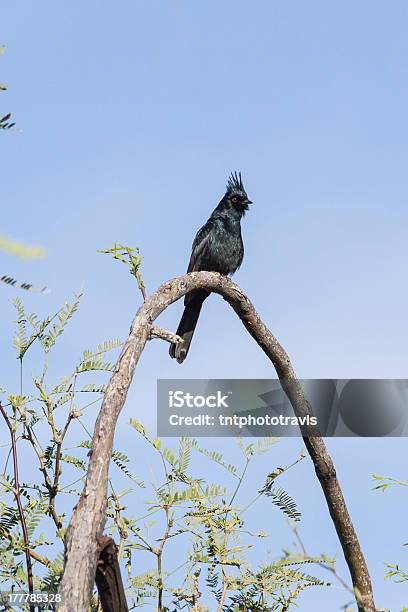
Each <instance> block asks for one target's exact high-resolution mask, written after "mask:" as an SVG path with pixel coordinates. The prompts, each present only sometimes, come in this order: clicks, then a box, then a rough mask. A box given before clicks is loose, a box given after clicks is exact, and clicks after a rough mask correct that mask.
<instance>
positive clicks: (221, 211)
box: [169, 172, 252, 363]
mask: <svg viewBox="0 0 408 612" xmlns="http://www.w3.org/2000/svg"><path fill="white" fill-rule="evenodd" d="M248 204H252V202H251V201H250V200H249V199H248V196H247V194H246V191H245V189H244V185H243V183H242V178H241V173H239V174H237V172H235V173H233V174H231V175H230V177H229V179H228V184H227V191H226V193H225V195H224V197H223V198H222V200H221V202H220V203H219V204H218V206H217V208H216V209H215V210H214V211H213V213H212V214H211V216H210V218H209V219H208V221H207V223H206V224H205V225H203V227H202V228H201V229H199V230H198V232H197V235H196V237H195V239H194V242H193V246H192V249H191V257H190V263H189V264H188V269H187V272H198V271H199V270H206V271H208V272H219V273H220V274H223V275H225V276H227V275H228V274H233V273H234V272H236V270H238V268H239V267H240V265H241V263H242V259H243V257H244V244H243V242H242V236H241V219H242V217H243V216H244V214H245V211H247V210H248ZM209 295H210V294H209V292H208V291H202V290H200V291H192V292H191V293H189V294H187V295H186V297H185V298H184V304H185V308H184V313H183V316H182V317H181V321H180V324H179V326H178V329H177V335H178V336H181V337H182V338H183V342H182V343H179V344H171V345H170V350H169V353H170V356H171V357H175V358H176V359H177V361H178V362H179V363H183V361H184V360H185V358H186V357H187V353H188V349H189V348H190V343H191V340H192V337H193V334H194V330H195V327H196V325H197V321H198V317H199V316H200V311H201V306H202V305H203V302H204V300H205V299H206V298H207V297H208V296H209Z"/></svg>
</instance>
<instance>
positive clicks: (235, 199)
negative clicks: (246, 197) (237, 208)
mask: <svg viewBox="0 0 408 612" xmlns="http://www.w3.org/2000/svg"><path fill="white" fill-rule="evenodd" d="M231 200H232V201H233V202H234V204H236V203H237V202H238V196H232V198H231Z"/></svg>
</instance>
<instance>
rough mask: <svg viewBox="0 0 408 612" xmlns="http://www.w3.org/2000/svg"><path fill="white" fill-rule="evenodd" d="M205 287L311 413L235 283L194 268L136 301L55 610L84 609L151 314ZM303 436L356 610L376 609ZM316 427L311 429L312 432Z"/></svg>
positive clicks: (322, 457) (348, 531) (332, 493)
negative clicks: (113, 462)
mask: <svg viewBox="0 0 408 612" xmlns="http://www.w3.org/2000/svg"><path fill="white" fill-rule="evenodd" d="M197 289H205V290H207V291H210V292H214V293H218V294H220V295H222V297H223V298H224V299H225V300H226V301H227V302H228V303H229V304H230V306H231V307H232V308H233V310H234V311H235V312H236V314H237V315H238V317H239V318H240V319H241V321H242V323H243V324H244V326H245V327H246V329H247V330H248V332H249V333H250V334H251V336H252V337H253V338H254V340H255V341H256V342H257V344H258V345H259V346H260V348H261V349H262V350H263V351H264V353H265V354H266V355H267V357H268V358H269V359H270V360H271V362H272V363H273V365H274V368H275V370H276V372H277V374H278V377H279V379H280V381H281V383H282V387H283V389H284V391H285V393H286V395H287V396H288V398H289V400H290V402H291V404H292V407H293V409H294V412H295V414H296V416H298V417H299V416H306V415H311V414H312V411H311V408H310V405H309V403H308V401H307V399H306V397H305V395H304V393H303V390H302V387H301V385H300V383H299V381H298V380H297V378H296V376H295V373H294V370H293V368H292V365H291V363H290V360H289V357H288V355H287V354H286V352H285V350H284V349H283V348H282V346H281V345H280V344H279V342H278V341H277V339H276V338H275V337H274V336H273V334H272V333H271V332H270V331H269V329H268V328H267V327H266V326H265V324H264V323H263V322H262V320H261V319H260V317H259V315H258V314H257V312H256V311H255V309H254V307H253V306H252V304H251V302H250V300H249V299H248V298H247V297H246V295H245V294H244V293H243V292H242V290H241V289H240V288H239V287H238V285H236V284H235V283H233V282H232V281H231V280H230V279H229V278H226V277H224V276H221V275H220V274H217V273H214V272H193V273H191V274H186V275H184V276H179V277H177V278H174V279H172V280H170V281H169V282H166V283H164V284H163V285H161V287H159V289H158V290H157V291H156V292H155V293H154V294H152V295H150V296H148V297H147V298H146V300H145V301H144V303H143V304H142V305H141V307H140V308H139V310H138V312H137V314H136V316H135V318H134V320H133V323H132V327H131V330H130V334H129V337H128V339H127V341H126V343H125V345H124V347H123V349H122V352H121V354H120V356H119V359H118V361H117V364H116V368H115V371H114V372H113V374H112V377H111V379H110V382H109V385H108V388H107V390H106V393H105V396H104V399H103V402H102V406H101V409H100V412H99V416H98V418H97V421H96V424H95V430H94V435H93V441H92V452H91V457H90V461H89V466H88V473H87V477H86V482H85V486H84V490H83V492H82V494H81V497H80V500H79V503H78V505H77V506H76V508H75V510H74V513H73V515H72V518H71V521H70V524H69V527H68V530H67V534H66V540H65V545H66V548H65V568H64V574H63V577H62V580H61V584H60V593H61V594H62V595H63V596H64V599H65V603H64V605H62V606H60V608H59V610H60V612H86V611H87V609H88V602H89V599H90V594H91V590H92V587H93V583H94V580H95V571H96V563H97V559H98V554H99V552H98V537H99V536H100V535H101V534H102V530H103V527H104V525H105V520H106V516H105V512H106V495H107V479H108V468H109V461H110V456H111V451H112V443H113V436H114V432H115V426H116V422H117V419H118V417H119V414H120V411H121V409H122V407H123V405H124V403H125V400H126V395H127V391H128V389H129V386H130V384H131V381H132V378H133V374H134V370H135V367H136V365H137V362H138V361H139V358H140V355H141V353H142V351H143V349H144V347H145V344H146V342H147V340H148V339H149V338H150V337H151V327H152V324H153V322H154V321H155V319H156V318H157V317H158V316H159V315H160V314H161V313H162V312H163V311H164V310H165V309H166V308H167V307H168V306H169V305H170V304H172V303H173V302H175V301H176V300H178V299H180V298H181V297H183V296H184V295H186V294H187V293H189V292H191V291H195V290H197ZM308 433H310V428H309V429H305V428H303V429H302V434H303V435H304V442H305V445H306V448H307V450H308V452H309V455H310V457H311V459H312V461H313V464H314V467H315V471H316V475H317V477H318V479H319V482H320V484H321V487H322V489H323V492H324V495H325V498H326V503H327V506H328V509H329V512H330V516H331V518H332V521H333V523H334V526H335V528H336V531H337V534H338V537H339V540H340V543H341V545H342V548H343V552H344V556H345V559H346V562H347V565H348V567H349V570H350V574H351V578H352V582H353V586H354V589H355V593H356V600H357V605H358V609H359V612H375V605H374V598H373V592H372V586H371V580H370V576H369V573H368V569H367V565H366V562H365V559H364V556H363V553H362V551H361V548H360V544H359V541H358V539H357V535H356V532H355V530H354V527H353V524H352V522H351V518H350V515H349V513H348V510H347V507H346V504H345V501H344V498H343V494H342V491H341V488H340V485H339V482H338V480H337V476H336V471H335V469H334V465H333V462H332V460H331V457H330V455H329V454H328V452H327V449H326V446H325V444H324V442H323V439H322V438H321V437H319V436H316V435H315V436H313V437H307V434H308ZM314 433H316V432H314Z"/></svg>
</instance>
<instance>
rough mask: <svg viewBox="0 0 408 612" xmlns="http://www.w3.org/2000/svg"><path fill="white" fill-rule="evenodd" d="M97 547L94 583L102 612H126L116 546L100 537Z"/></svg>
mask: <svg viewBox="0 0 408 612" xmlns="http://www.w3.org/2000/svg"><path fill="white" fill-rule="evenodd" d="M99 546H100V552H99V561H98V565H97V568H96V577H95V581H96V586H97V588H98V593H99V599H100V602H101V606H102V610H103V612H128V607H127V603H126V597H125V590H124V588H123V583H122V576H121V574H120V567H119V561H118V553H117V548H116V544H115V542H114V541H113V540H112V538H110V537H108V536H101V537H100V538H99Z"/></svg>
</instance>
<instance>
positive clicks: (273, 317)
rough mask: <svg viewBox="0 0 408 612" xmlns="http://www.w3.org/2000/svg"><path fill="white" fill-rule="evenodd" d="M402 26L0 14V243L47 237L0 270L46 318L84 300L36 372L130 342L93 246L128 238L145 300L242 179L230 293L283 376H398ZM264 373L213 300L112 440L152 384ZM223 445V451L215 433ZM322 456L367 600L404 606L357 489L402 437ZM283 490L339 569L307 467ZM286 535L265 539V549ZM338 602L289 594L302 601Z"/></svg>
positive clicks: (405, 45) (242, 12) (376, 10)
mask: <svg viewBox="0 0 408 612" xmlns="http://www.w3.org/2000/svg"><path fill="white" fill-rule="evenodd" d="M407 18H408V6H407V4H406V3H405V2H403V1H395V2H393V3H392V4H387V5H386V4H384V3H383V2H379V1H370V2H368V0H365V1H361V2H359V3H354V2H350V1H349V0H347V1H345V2H342V3H324V2H321V1H320V2H318V1H314V0H310V1H309V2H307V3H306V2H304V3H301V2H297V3H295V2H286V3H283V2H281V3H277V2H267V1H263V0H260V1H258V2H256V3H248V2H243V1H241V0H236V1H235V2H232V1H230V0H228V1H225V2H223V3H217V2H214V1H212V0H210V1H208V2H205V3H203V2H202V3H198V2H196V3H191V2H187V1H177V2H175V1H174V2H158V1H151V2H141V1H136V2H132V1H129V0H125V1H123V2H121V3H117V4H116V5H113V4H112V3H108V2H105V1H99V2H96V1H95V0H89V1H88V2H86V3H73V2H70V3H69V2H65V3H62V2H57V3H56V2H51V1H49V0H44V1H43V2H41V4H40V5H38V3H37V4H34V3H32V2H29V1H28V0H23V1H21V2H19V3H18V4H17V3H11V2H8V3H5V4H4V5H3V7H2V28H1V41H0V42H1V43H2V44H5V45H6V54H5V55H4V56H2V58H1V60H0V67H1V81H4V82H5V83H7V85H8V87H9V90H8V91H7V92H6V93H3V94H2V95H1V98H0V105H1V110H0V112H2V113H3V111H4V113H3V114H5V113H6V112H8V111H12V112H13V115H14V118H15V120H16V121H17V124H18V126H19V128H20V129H21V131H20V132H10V133H6V134H2V138H1V142H0V147H1V151H2V185H1V205H2V211H3V214H2V224H1V231H2V232H3V233H6V234H7V235H9V236H10V237H13V238H19V239H23V240H26V241H27V242H29V243H38V244H41V245H44V246H45V247H46V248H47V250H48V258H47V259H46V260H43V261H40V262H30V263H23V262H18V261H16V260H13V259H10V258H7V257H6V256H1V265H2V267H3V268H2V270H1V274H3V273H4V274H10V275H13V276H16V277H18V278H20V279H21V280H28V281H31V282H35V283H36V284H40V285H41V286H42V285H43V284H47V285H48V286H50V287H51V288H52V293H51V294H50V295H48V296H37V295H27V296H26V295H24V296H22V297H24V299H25V302H26V304H27V306H28V309H29V310H30V309H31V310H36V311H39V312H40V313H43V314H45V313H48V312H53V311H54V310H55V309H56V308H57V307H58V306H59V305H60V303H62V302H64V301H65V300H66V299H70V297H71V296H72V294H73V292H75V291H79V290H80V289H82V288H83V290H84V293H85V295H84V298H83V304H82V307H81V310H80V313H79V315H78V316H77V318H76V320H75V321H74V322H73V324H72V328H71V330H70V333H69V334H67V336H66V337H65V338H64V341H63V343H61V346H60V349H59V353H58V361H57V362H54V363H53V364H52V367H51V373H53V372H54V369H55V373H59V374H60V373H63V372H64V371H66V370H67V369H68V368H69V367H70V365H71V364H72V363H73V361H75V360H76V359H77V357H78V356H79V355H80V353H81V351H82V349H83V348H87V347H88V346H93V345H95V344H97V343H98V342H99V341H100V340H103V339H105V338H108V337H115V336H120V337H124V336H126V334H127V331H128V329H129V322H130V320H131V317H132V315H133V313H134V312H135V309H136V307H137V305H138V303H139V301H140V297H139V294H138V292H137V291H136V290H135V287H134V283H133V282H132V279H131V278H130V277H128V276H127V275H126V272H125V270H124V269H123V270H121V268H120V266H119V264H117V263H116V262H112V261H110V260H109V259H108V258H107V257H106V256H102V255H99V254H97V253H96V250H97V249H99V248H103V247H109V246H111V245H112V244H113V242H114V241H115V240H117V241H120V242H123V243H129V244H133V245H138V246H139V247H140V249H141V252H142V254H143V256H144V262H143V276H144V280H145V283H146V286H147V289H148V291H152V290H153V289H154V288H155V287H157V286H158V285H159V284H160V283H161V282H163V281H164V280H166V279H168V278H171V277H173V276H175V275H178V274H180V273H182V272H184V271H185V269H186V266H187V262H188V257H189V251H190V246H191V242H192V239H193V236H194V234H195V232H196V230H197V229H198V228H199V227H200V225H201V224H202V223H203V222H204V221H205V220H206V218H207V217H208V215H209V213H210V212H211V210H212V209H213V208H214V206H215V205H216V204H217V202H218V200H219V198H220V197H221V196H222V194H223V190H224V187H225V183H226V179H227V175H228V173H229V172H230V171H231V170H235V169H239V170H241V171H242V173H243V177H244V180H245V185H246V188H247V191H248V194H249V196H250V198H251V199H252V200H254V202H255V203H254V205H253V207H252V208H251V210H250V212H249V213H248V215H247V216H246V217H245V219H244V221H243V234H244V242H245V249H246V255H245V261H244V264H243V266H242V269H241V270H240V271H239V273H238V274H237V275H236V280H237V282H238V283H239V284H240V285H241V286H242V287H243V288H244V289H245V291H247V293H248V294H249V295H250V296H251V299H252V300H253V302H254V304H255V306H256V308H257V309H258V311H259V313H260V314H261V316H262V317H263V319H264V321H265V322H266V324H267V325H268V326H269V327H270V328H271V330H272V331H273V332H274V333H275V334H276V335H277V337H278V338H279V340H280V341H281V342H282V344H283V345H284V346H285V348H286V349H287V351H288V353H289V355H290V356H291V358H292V361H293V365H294V367H295V369H296V372H297V373H298V375H299V377H303V378H306V377H314V378H318V377H335V378H351V377H356V378H375V377H379V378H387V377H390V378H398V377H401V378H405V377H407V366H406V362H407V360H406V353H407V348H406V347H407V334H406V312H407V307H408V291H407V281H406V274H405V273H404V269H405V267H404V262H405V259H406V227H407V221H408V211H407V199H408V198H407V196H408V189H407V184H406V168H407V162H408V159H407V157H408V155H407V149H406V143H407V136H408V134H407V132H408V124H407V120H406V108H407V102H408V71H407V68H408V63H407V57H408V55H407V51H408V39H407V37H406V26H407ZM0 290H1V296H2V297H1V300H0V313H1V320H2V321H3V325H2V326H1V329H0V334H1V344H2V347H3V348H2V365H3V370H2V381H1V385H2V386H6V384H7V386H8V387H13V385H14V384H16V380H17V376H16V373H17V370H16V368H15V363H14V361H13V354H12V351H11V348H9V345H10V322H11V321H12V319H13V318H14V312H13V309H12V306H11V304H10V300H11V298H12V297H14V295H15V294H14V293H13V292H12V291H11V290H10V289H9V288H7V287H3V288H1V287H0ZM180 312H181V304H177V305H175V306H173V307H172V308H171V309H170V310H169V311H168V312H166V313H165V315H164V316H163V317H162V318H161V324H163V325H164V326H167V327H169V328H175V327H176V325H177V322H178V318H179V316H180ZM215 337H218V338H219V343H220V345H221V346H223V347H224V348H223V350H220V351H218V352H216V351H215V350H214V342H213V339H214V338H215ZM35 366H36V364H35V363H34V364H33V366H32V367H33V371H34V370H35ZM273 375H274V373H273V372H272V371H271V366H270V364H269V362H268V361H267V360H266V358H265V357H264V355H263V354H262V353H261V352H260V350H259V349H258V347H257V346H256V345H255V344H254V343H253V341H252V340H251V338H250V337H249V336H248V335H247V334H246V332H244V330H243V329H242V327H241V325H240V323H239V321H238V320H237V318H236V317H235V316H234V315H233V313H232V312H231V311H229V310H228V308H227V307H226V306H225V304H224V303H223V302H222V300H220V299H219V298H217V297H215V296H213V297H211V299H209V300H208V301H207V302H206V304H205V308H204V309H203V314H202V317H201V319H200V322H199V327H198V329H197V332H196V335H195V337H194V342H193V344H192V348H191V351H190V353H189V356H188V359H187V361H186V362H185V364H183V366H182V367H179V366H178V365H177V364H176V363H174V362H173V361H171V360H169V358H168V355H167V348H166V346H164V345H163V344H161V343H159V342H155V343H151V345H149V346H148V347H147V349H146V351H145V353H144V354H143V358H142V360H141V363H140V364H139V366H138V369H137V372H136V376H135V380H134V383H133V386H132V390H131V393H130V395H129V398H128V401H127V404H126V407H125V409H124V412H123V414H122V416H121V420H120V423H119V426H118V430H117V434H116V440H115V445H116V446H117V447H121V448H123V449H124V450H125V449H128V448H129V447H130V446H131V445H132V440H133V438H132V435H133V434H132V432H131V431H129V427H128V426H127V421H128V419H129V417H130V416H132V415H134V416H137V417H138V418H140V419H141V420H142V421H143V422H145V423H146V424H148V425H150V427H152V428H154V426H155V382H156V379H157V377H162V378H166V377H167V378H171V377H182V378H186V377H192V378H196V377H206V378H210V377H214V378H229V377H230V378H251V377H253V378H267V377H269V376H273ZM89 422H90V423H92V415H91V416H90V421H89ZM219 443H220V442H219V440H214V441H213V445H214V448H217V445H218V444H219ZM222 445H223V447H224V450H225V453H226V454H227V453H228V452H231V453H232V455H234V453H236V450H235V446H234V442H233V441H231V440H229V441H226V442H224V441H223V442H222ZM328 447H329V449H330V451H331V452H332V453H333V456H334V459H335V462H336V466H337V468H338V474H339V477H340V479H341V482H342V485H343V488H344V491H345V495H346V499H347V501H348V503H349V506H350V511H351V514H352V517H353V519H354V521H355V524H356V528H357V531H358V533H359V535H360V537H361V542H362V545H363V549H364V551H365V552H366V554H367V560H368V564H369V567H370V570H371V573H372V576H373V580H374V585H375V591H376V594H377V599H378V603H379V604H381V605H383V606H386V607H388V608H390V609H391V610H392V611H394V610H400V609H401V607H402V606H403V605H404V604H405V605H407V599H406V596H405V599H404V595H405V594H404V593H403V587H402V586H398V585H393V584H392V583H389V582H384V580H383V574H384V567H383V562H384V561H390V562H397V561H399V562H400V563H401V565H404V564H405V567H407V565H408V563H407V555H406V552H405V553H404V550H405V549H403V548H402V546H401V545H402V543H403V542H404V541H406V539H407V537H406V532H405V533H404V527H405V526H406V522H405V521H404V518H403V517H404V514H403V511H402V508H403V503H404V497H403V492H402V491H398V490H395V491H394V492H392V493H389V494H387V495H385V496H379V495H376V494H374V493H373V492H372V491H371V486H372V485H371V481H370V474H371V473H372V472H380V473H386V474H392V475H395V476H396V477H400V478H403V477H404V474H405V478H406V462H405V463H404V458H405V457H406V445H405V440H398V439H389V440H375V439H373V440H350V439H337V440H329V441H328ZM299 448H300V441H299V440H298V441H294V440H282V441H281V442H280V443H279V445H278V446H277V447H276V448H274V450H273V457H272V456H271V457H269V458H268V459H266V458H263V459H262V461H261V463H260V464H258V465H261V467H259V468H258V469H259V473H260V474H261V476H260V479H261V480H262V478H263V475H264V474H265V473H266V472H267V471H268V468H269V467H270V463H269V461H272V462H273V463H274V465H275V466H276V465H277V464H280V463H282V462H284V461H285V460H286V458H288V457H293V456H294V454H296V453H297V452H298V450H299ZM282 484H283V485H284V486H286V485H287V487H288V489H289V490H290V492H291V493H292V494H293V495H294V496H295V497H296V499H297V500H298V502H299V505H300V506H301V508H302V511H303V514H304V519H303V523H302V525H303V527H302V530H303V534H304V539H305V541H306V542H308V543H310V545H311V546H312V547H313V548H314V552H317V551H323V550H324V551H325V552H327V553H328V554H335V553H338V554H339V557H340V558H341V555H340V550H339V545H338V542H337V540H336V537H335V534H334V530H333V527H332V525H331V523H330V520H329V518H328V514H327V511H326V509H325V507H324V501H323V496H322V494H321V492H320V490H319V487H318V485H317V484H316V483H315V478H314V474H313V470H312V467H311V465H310V464H309V463H307V464H306V462H303V464H302V466H301V467H300V468H299V470H297V471H295V470H294V471H293V473H292V474H290V475H288V477H287V480H286V481H285V482H284V483H282ZM266 508H267V506H265V507H264V508H263V509H262V510H260V511H259V512H260V515H262V516H264V513H265V512H266ZM317 526H318V527H317ZM379 526H380V528H379ZM288 539H290V534H289V532H284V533H283V532H282V533H281V532H280V531H279V530H278V533H276V534H275V539H274V546H275V545H276V552H278V550H279V547H280V546H283V545H284V544H285V542H287V541H288ZM272 548H273V547H272ZM340 569H342V573H343V575H344V576H347V573H346V569H345V568H344V566H342V564H341V561H340ZM345 599H347V597H345V596H344V594H343V593H340V592H339V591H338V590H334V591H333V592H330V593H329V592H327V591H326V592H324V593H320V592H319V593H317V592H313V593H305V594H304V596H303V598H302V601H301V603H302V605H301V609H302V610H304V611H305V612H311V611H312V610H316V606H319V609H330V610H332V609H333V610H335V609H338V607H339V606H340V604H342V603H344V600H345Z"/></svg>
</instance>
